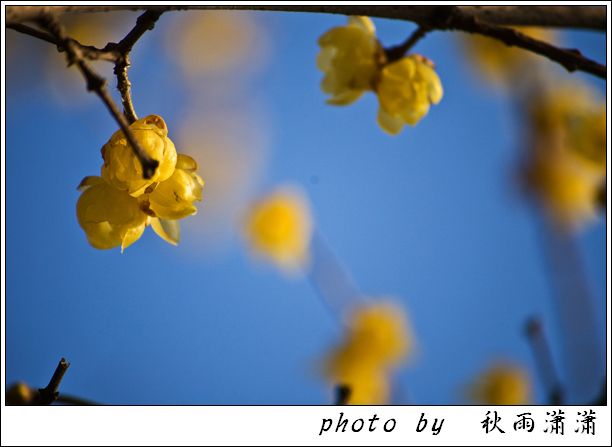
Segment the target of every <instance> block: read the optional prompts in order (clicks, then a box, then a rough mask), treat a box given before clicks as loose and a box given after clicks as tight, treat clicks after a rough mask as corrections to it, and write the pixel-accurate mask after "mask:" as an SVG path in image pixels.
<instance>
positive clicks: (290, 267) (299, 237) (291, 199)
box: [244, 187, 313, 273]
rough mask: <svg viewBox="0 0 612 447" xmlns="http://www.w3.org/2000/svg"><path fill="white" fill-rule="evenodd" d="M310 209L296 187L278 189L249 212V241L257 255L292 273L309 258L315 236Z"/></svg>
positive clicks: (247, 219) (247, 233)
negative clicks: (310, 247)
mask: <svg viewBox="0 0 612 447" xmlns="http://www.w3.org/2000/svg"><path fill="white" fill-rule="evenodd" d="M312 228H313V223H312V218H311V215H310V207H309V205H308V202H307V201H306V199H305V198H304V196H303V194H302V193H300V192H299V190H297V189H296V188H289V187H282V188H278V189H276V190H275V191H273V192H272V193H270V194H269V195H268V196H266V197H264V198H262V199H261V200H259V201H257V202H255V203H254V204H253V205H252V206H251V207H250V209H249V210H248V212H247V215H246V218H245V225H244V234H245V238H246V239H247V241H248V242H249V244H250V245H251V248H252V250H253V252H254V253H256V254H257V255H260V256H263V257H267V258H269V259H270V260H271V261H272V262H274V263H275V264H277V265H278V266H279V267H280V268H282V269H284V270H285V271H287V272H289V273H291V272H295V271H296V270H297V269H299V268H300V267H302V266H304V265H305V264H306V263H307V262H308V259H309V255H308V253H309V246H310V239H311V236H312Z"/></svg>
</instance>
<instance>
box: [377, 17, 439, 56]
mask: <svg viewBox="0 0 612 447" xmlns="http://www.w3.org/2000/svg"><path fill="white" fill-rule="evenodd" d="M429 31H431V29H429V28H427V27H426V26H419V27H418V28H417V29H416V31H415V32H414V33H412V35H411V36H410V37H409V38H408V39H406V41H405V42H404V43H402V44H400V45H397V46H394V47H391V48H388V49H385V54H386V55H387V62H388V63H391V62H395V61H398V60H400V59H401V58H403V57H404V55H405V54H406V53H408V51H410V49H411V48H412V47H413V46H414V45H415V44H416V43H417V42H418V41H419V40H421V39H422V38H423V37H425V34H427V33H428V32H429Z"/></svg>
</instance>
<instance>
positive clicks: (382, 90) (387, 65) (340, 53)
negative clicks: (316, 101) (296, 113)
mask: <svg viewBox="0 0 612 447" xmlns="http://www.w3.org/2000/svg"><path fill="white" fill-rule="evenodd" d="M319 46H321V52H320V53H319V55H318V56H317V67H318V68H319V69H320V70H321V71H323V72H324V73H325V77H324V78H323V80H322V82H321V90H323V92H324V93H327V94H330V95H332V96H331V98H329V99H328V100H327V101H326V102H327V103H328V104H333V105H347V104H350V103H352V102H354V101H356V100H357V99H359V98H360V97H361V95H362V94H363V93H364V92H365V91H367V90H371V91H373V92H375V93H376V94H377V95H378V101H379V104H380V108H379V111H378V123H379V124H380V126H381V127H382V129H383V130H384V131H386V132H388V133H390V134H393V135H396V134H398V133H399V132H400V130H401V129H402V128H403V127H404V124H410V125H411V126H414V125H415V124H416V123H417V122H418V121H419V120H420V119H421V118H422V117H423V116H425V115H426V114H427V112H428V111H429V106H430V104H437V103H438V102H440V100H441V99H442V84H441V83H440V79H439V78H438V75H437V74H436V72H435V71H434V70H433V68H432V67H433V64H432V63H431V62H430V61H429V60H427V59H426V58H424V57H423V56H420V55H417V54H411V55H409V56H406V57H404V58H402V59H399V60H396V61H393V62H389V61H388V60H387V55H386V53H385V50H384V48H383V47H382V45H381V44H380V42H379V41H378V39H377V38H376V33H375V29H374V24H373V23H372V21H371V20H370V19H369V18H368V17H357V16H353V17H349V20H348V26H341V27H336V28H332V29H331V30H329V31H328V32H326V33H325V34H323V36H321V38H320V39H319Z"/></svg>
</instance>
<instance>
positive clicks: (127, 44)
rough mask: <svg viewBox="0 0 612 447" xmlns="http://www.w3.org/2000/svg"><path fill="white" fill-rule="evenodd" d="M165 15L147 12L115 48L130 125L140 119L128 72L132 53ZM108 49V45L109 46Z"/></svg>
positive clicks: (122, 100)
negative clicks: (142, 38)
mask: <svg viewBox="0 0 612 447" xmlns="http://www.w3.org/2000/svg"><path fill="white" fill-rule="evenodd" d="M162 14H163V11H146V12H145V13H144V14H142V15H140V16H139V17H138V19H137V20H136V26H135V27H134V28H133V29H132V30H131V31H130V32H129V33H128V34H127V36H125V37H124V38H123V40H122V41H121V42H119V43H118V44H117V45H115V46H114V48H115V49H116V51H118V52H119V54H120V57H119V59H118V60H117V63H116V64H115V71H114V73H115V75H116V76H117V89H118V90H119V93H120V94H121V102H122V104H123V112H124V114H125V116H126V117H127V119H128V121H129V122H130V123H133V122H134V121H136V120H137V119H138V116H137V115H136V111H135V110H134V105H133V104H132V94H131V90H130V87H131V85H132V84H131V83H130V81H129V79H128V75H127V70H128V68H129V67H130V51H132V48H133V47H134V44H135V43H136V42H137V41H138V39H140V38H141V37H142V35H143V34H144V33H145V32H147V31H149V30H152V29H153V27H154V26H155V22H157V20H158V19H159V17H160V16H161V15H162ZM107 47H108V45H107Z"/></svg>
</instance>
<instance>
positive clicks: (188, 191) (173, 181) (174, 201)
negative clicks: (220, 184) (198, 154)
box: [141, 154, 204, 219]
mask: <svg viewBox="0 0 612 447" xmlns="http://www.w3.org/2000/svg"><path fill="white" fill-rule="evenodd" d="M197 170H198V164H197V163H196V162H195V160H194V159H193V158H191V157H189V156H188V155H183V154H178V156H177V161H176V168H175V170H174V173H173V174H172V176H170V178H169V179H168V180H165V181H163V182H161V183H159V184H158V185H157V187H156V188H155V189H154V190H153V192H151V193H150V194H149V195H148V196H149V197H148V199H149V209H150V210H151V211H153V212H154V213H155V215H156V216H157V217H159V218H162V219H182V218H184V217H187V216H189V215H191V214H195V213H196V212H197V211H198V210H197V209H196V207H195V205H194V204H193V202H195V201H197V202H199V201H201V200H202V188H203V187H204V180H202V178H201V177H200V176H199V175H197V174H196V171H197ZM141 197H142V196H141Z"/></svg>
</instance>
